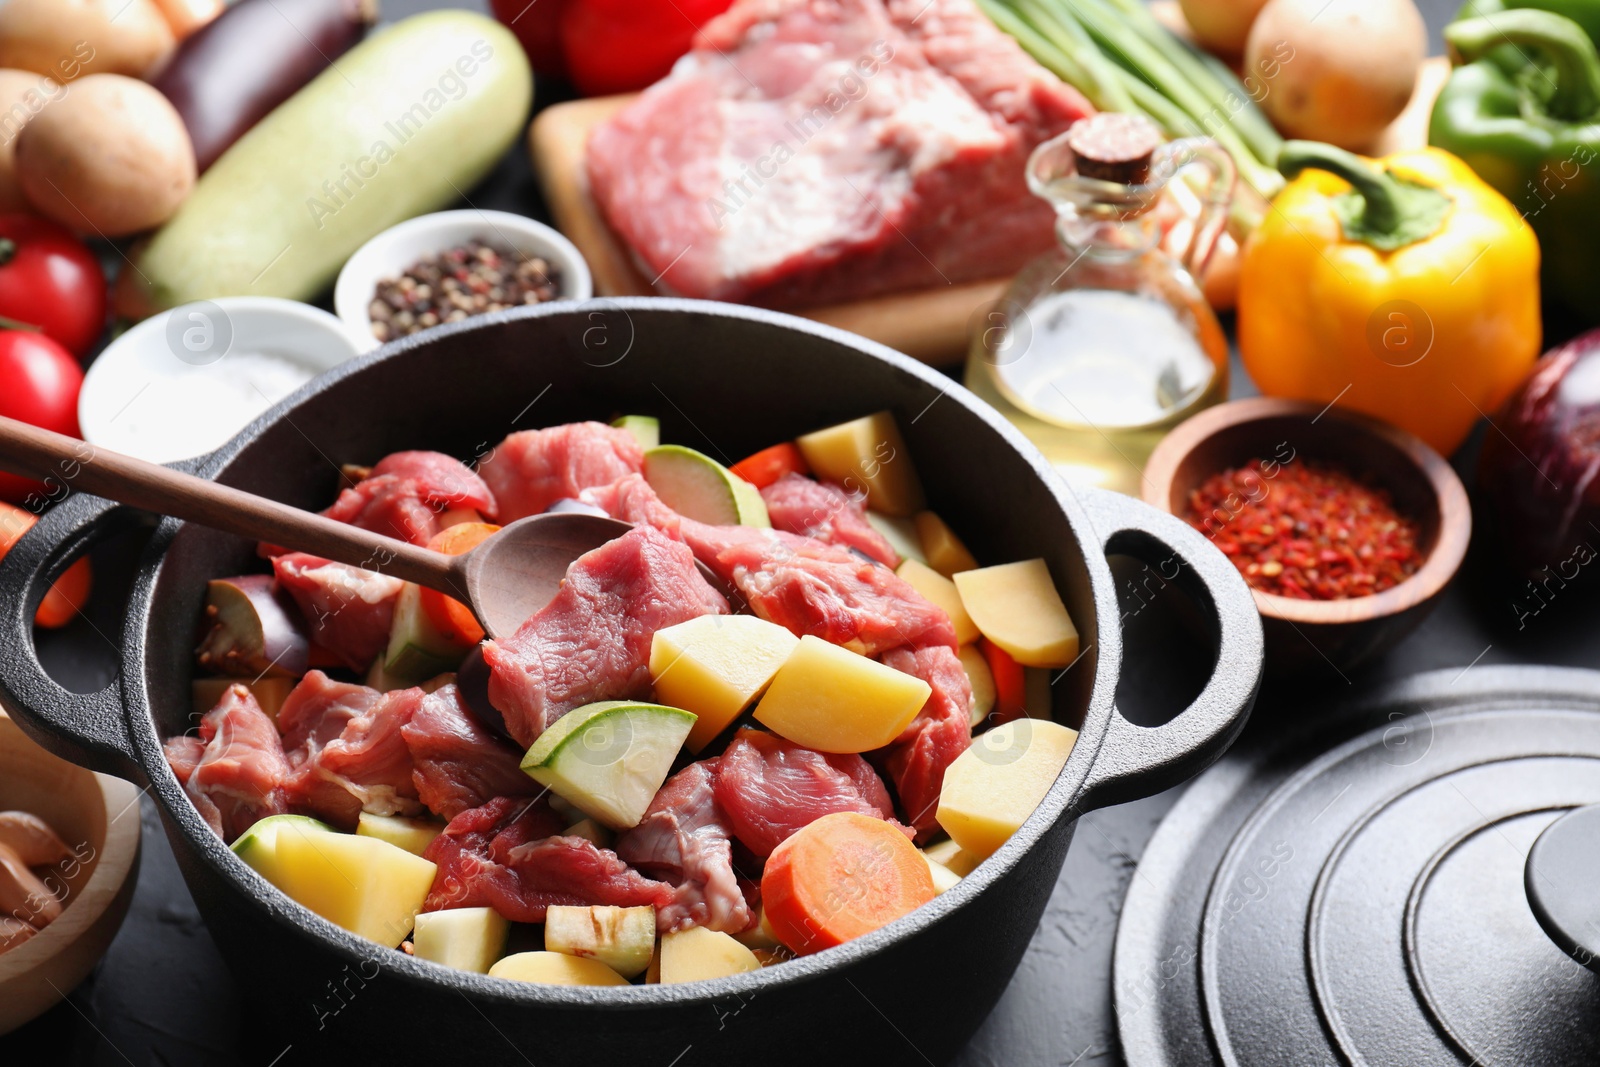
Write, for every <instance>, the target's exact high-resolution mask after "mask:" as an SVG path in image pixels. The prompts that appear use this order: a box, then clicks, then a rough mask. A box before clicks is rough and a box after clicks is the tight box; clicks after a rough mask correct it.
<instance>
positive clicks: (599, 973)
mask: <svg viewBox="0 0 1600 1067" xmlns="http://www.w3.org/2000/svg"><path fill="white" fill-rule="evenodd" d="M489 977H490V978H509V979H511V980H512V981H514V982H539V983H541V984H543V985H627V984H628V980H627V979H626V978H624V977H622V975H620V974H618V973H617V972H616V971H613V970H612V969H611V968H610V967H607V966H606V965H605V964H603V963H601V962H600V961H599V960H591V959H587V958H585V957H583V956H568V955H567V954H566V953H564V952H518V953H517V954H516V955H514V956H507V957H506V958H505V959H503V960H501V961H500V962H499V963H496V964H495V965H494V966H493V967H490V968H489Z"/></svg>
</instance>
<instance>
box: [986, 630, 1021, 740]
mask: <svg viewBox="0 0 1600 1067" xmlns="http://www.w3.org/2000/svg"><path fill="white" fill-rule="evenodd" d="M978 648H979V650H980V651H981V652H982V653H983V658H984V659H985V660H986V661H987V662H988V664H989V673H990V674H992V675H994V711H993V712H991V713H990V715H989V721H990V723H991V724H993V725H995V726H1000V725H1003V724H1005V723H1008V722H1010V721H1011V720H1012V719H1020V718H1022V717H1023V716H1024V715H1026V714H1027V713H1028V679H1027V675H1026V674H1024V673H1023V670H1022V664H1020V663H1018V662H1017V661H1016V660H1014V659H1012V658H1011V653H1009V652H1007V651H1006V650H1005V649H1003V648H1001V647H1000V646H999V645H997V644H995V643H994V642H993V641H991V640H989V639H988V638H987V637H985V638H983V639H982V640H980V641H979V642H978Z"/></svg>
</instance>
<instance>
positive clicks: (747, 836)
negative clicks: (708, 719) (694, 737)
mask: <svg viewBox="0 0 1600 1067" xmlns="http://www.w3.org/2000/svg"><path fill="white" fill-rule="evenodd" d="M716 796H717V803H718V804H719V805H721V807H722V810H723V811H724V812H726V813H727V822H728V824H729V826H731V827H732V829H733V833H734V836H736V837H737V838H738V839H739V841H740V843H741V844H743V845H744V846H745V847H746V848H748V849H749V850H750V851H751V852H752V853H754V854H755V855H756V856H758V857H761V858H763V859H765V858H766V857H767V856H769V855H771V854H772V850H773V849H775V848H777V847H778V846H779V845H780V844H782V843H783V841H784V840H785V839H786V838H787V837H788V836H789V835H790V834H792V833H794V832H795V831H796V830H799V829H801V828H802V827H804V826H806V825H808V824H809V823H811V822H814V821H815V820H817V819H820V818H822V817H823V816H824V815H832V814H833V813H834V812H839V811H853V812H857V813H859V814H862V815H872V816H876V817H877V818H880V819H887V820H889V821H891V822H893V821H894V805H893V804H892V803H891V802H890V800H889V791H888V790H887V789H885V788H884V787H883V782H882V780H881V779H879V777H878V772H877V771H875V770H873V769H872V767H871V765H869V764H868V763H867V761H866V760H864V759H862V758H861V757H860V756H856V755H840V754H831V753H822V752H813V751H812V750H811V749H809V748H802V747H801V746H799V745H797V744H794V743H793V742H792V741H785V740H784V739H783V738H781V737H778V736H777V735H775V734H769V733H766V732H764V731H761V730H750V729H745V730H740V731H739V732H738V733H737V734H736V735H734V739H733V743H732V744H730V745H729V746H728V749H727V751H726V752H724V753H723V754H722V756H721V757H720V758H719V761H718V766H717V782H716ZM896 825H898V824H896ZM906 836H908V837H909V836H911V831H910V830H906Z"/></svg>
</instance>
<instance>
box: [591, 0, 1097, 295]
mask: <svg viewBox="0 0 1600 1067" xmlns="http://www.w3.org/2000/svg"><path fill="white" fill-rule="evenodd" d="M1092 110H1093V109H1092V108H1091V107H1090V106H1089V104H1088V102H1087V101H1086V100H1084V99H1083V97H1082V96H1080V95H1079V94H1078V93H1077V91H1076V90H1074V89H1072V88H1071V87H1069V86H1067V85H1066V84H1064V83H1063V82H1061V81H1060V80H1059V79H1058V78H1056V77H1055V75H1053V74H1051V73H1050V72H1048V71H1046V70H1045V69H1044V68H1043V67H1041V66H1039V65H1038V64H1037V63H1035V62H1034V61H1033V60H1032V59H1031V58H1030V57H1029V56H1028V55H1027V54H1026V53H1025V52H1023V51H1022V49H1021V48H1020V47H1019V46H1018V45H1017V44H1016V42H1015V41H1013V40H1012V39H1011V38H1010V37H1008V36H1006V35H1005V34H1003V33H1001V32H1000V31H999V30H998V29H996V28H995V26H994V25H993V24H992V23H991V22H990V21H989V20H988V19H987V18H986V17H985V16H984V15H983V14H982V12H980V11H979V10H978V8H977V6H976V5H975V4H974V3H973V2H972V0H737V2H736V3H734V5H733V6H732V7H731V8H730V9H729V10H728V11H727V12H726V13H725V14H724V15H722V16H721V17H719V18H717V19H715V20H713V21H712V22H710V23H708V24H707V25H706V26H705V27H704V28H703V29H702V30H701V32H700V35H699V36H698V38H697V39H696V41H695V47H694V50H693V51H691V52H690V53H689V54H688V55H687V56H685V57H684V58H683V59H682V60H680V61H679V63H678V65H677V66H676V67H675V68H674V69H673V72H672V74H671V75H669V76H668V77H667V78H665V79H663V80H662V81H660V82H658V83H657V84H656V85H655V86H653V87H651V88H650V89H649V90H647V91H646V92H645V93H644V95H643V96H642V97H641V98H640V99H639V100H638V101H636V102H635V103H633V104H631V105H629V106H628V107H627V108H625V109H624V110H623V111H621V112H619V113H618V114H617V115H616V116H614V117H613V118H612V119H610V120H609V121H608V122H606V123H605V124H603V125H602V126H600V127H599V128H597V129H596V130H595V132H594V134H593V135H592V137H591V138H590V141H589V147H588V156H587V161H588V171H589V183H590V187H591V189H592V191H593V194H594V197H595V200H596V201H597V203H598V204H599V206H600V208H601V210H602V211H603V212H604V213H605V215H606V218H607V219H608V221H609V222H610V224H611V226H612V227H613V228H614V229H615V230H616V231H617V232H618V233H619V234H620V235H621V236H622V238H623V239H624V240H625V241H626V243H627V244H628V245H629V247H630V248H632V249H633V251H634V254H635V255H636V257H637V258H638V259H639V260H640V261H641V263H642V266H643V269H644V273H645V275H646V276H647V277H652V278H656V277H659V278H660V283H659V284H660V285H661V287H662V288H663V289H665V290H668V291H671V292H675V293H678V294H681V295H683V296H692V297H703V298H710V299H717V300H733V301H741V302H746V303H756V304H765V305H769V306H773V307H803V306H808V305H816V304H823V303H829V302H837V301H841V300H859V299H862V298H865V297H868V296H873V295H877V294H880V293H887V292H898V291H903V290H910V289H922V288H929V287H932V286H943V285H949V284H951V283H954V282H960V281H971V280H976V279H981V278H997V277H1002V276H1004V275H1007V274H1011V273H1014V272H1015V271H1017V270H1018V269H1019V268H1021V267H1022V266H1023V265H1024V264H1025V263H1027V262H1028V261H1029V260H1030V259H1032V258H1033V257H1034V256H1035V255H1038V254H1039V253H1040V252H1043V251H1045V250H1046V249H1048V248H1050V247H1052V245H1053V243H1054V241H1055V237H1054V235H1053V229H1052V226H1053V215H1052V212H1051V209H1050V208H1049V207H1048V206H1047V205H1046V204H1045V203H1044V202H1043V201H1041V200H1038V199H1037V198H1035V197H1034V196H1032V195H1031V194H1030V193H1029V192H1028V189H1027V185H1026V182H1025V180H1024V175H1023V172H1024V167H1025V164H1026V161H1027V158H1028V154H1029V153H1030V152H1031V151H1032V150H1033V148H1034V147H1035V146H1037V145H1038V144H1039V143H1040V142H1042V141H1045V140H1048V139H1049V138H1050V137H1053V136H1055V135H1056V134H1058V133H1062V132H1064V131H1065V130H1066V129H1067V128H1068V127H1070V126H1071V125H1072V124H1073V123H1074V122H1076V121H1077V120H1078V119H1080V118H1083V117H1084V116H1086V115H1088V114H1090V113H1091V112H1092Z"/></svg>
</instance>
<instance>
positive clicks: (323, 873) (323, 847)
mask: <svg viewBox="0 0 1600 1067" xmlns="http://www.w3.org/2000/svg"><path fill="white" fill-rule="evenodd" d="M276 844H277V848H276V856H275V860H274V862H275V866H276V872H275V873H276V875H277V876H276V877H271V876H269V877H271V880H272V882H273V884H275V885H276V886H277V887H278V888H279V889H282V890H283V891H284V892H285V893H286V894H288V895H289V897H290V898H291V899H293V900H297V901H299V902H300V903H301V904H303V905H305V906H306V907H307V908H310V909H311V910H312V911H314V912H316V913H317V914H318V915H320V916H322V917H323V918H324V919H327V920H328V921H329V922H331V923H333V924H334V925H335V926H342V927H344V928H345V929H346V930H349V931H350V932H351V933H353V934H355V935H356V936H358V937H364V938H366V939H367V940H369V941H376V942H377V943H378V944H380V945H383V946H384V947H386V948H395V947H397V946H399V944H400V942H402V941H404V940H405V939H406V935H407V934H409V933H410V932H411V927H412V923H413V921H414V920H415V919H416V917H417V913H418V912H419V911H421V910H422V901H423V899H424V898H426V897H427V895H428V890H429V889H430V888H432V886H433V876H434V873H435V871H436V869H437V868H435V867H434V865H433V864H432V863H429V862H428V861H427V860H425V859H423V858H421V857H420V856H413V855H412V854H411V853H409V852H407V851H406V850H405V849H403V848H399V847H397V846H395V845H391V844H389V842H387V841H380V840H378V839H377V838H375V837H358V836H357V835H355V834H340V833H327V832H311V833H307V832H303V831H300V830H298V829H291V830H289V831H286V832H283V833H280V834H279V835H278V838H277V843H276ZM280 879H281V881H280Z"/></svg>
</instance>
